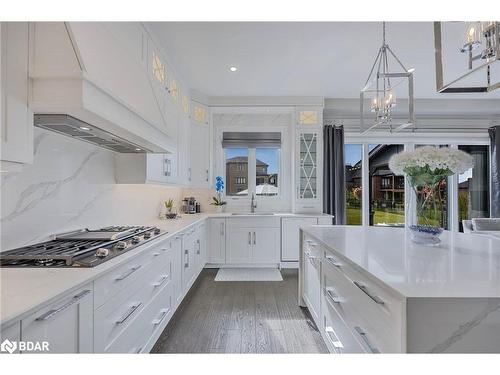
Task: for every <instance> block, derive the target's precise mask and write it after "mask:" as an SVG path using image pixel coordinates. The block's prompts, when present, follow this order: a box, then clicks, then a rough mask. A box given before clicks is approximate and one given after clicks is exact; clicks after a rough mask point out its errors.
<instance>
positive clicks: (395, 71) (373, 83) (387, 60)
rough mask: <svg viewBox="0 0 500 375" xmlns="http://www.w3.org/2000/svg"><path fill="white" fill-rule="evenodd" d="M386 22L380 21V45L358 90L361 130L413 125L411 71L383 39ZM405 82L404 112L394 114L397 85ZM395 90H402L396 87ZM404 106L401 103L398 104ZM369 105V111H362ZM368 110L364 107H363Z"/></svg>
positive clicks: (388, 128)
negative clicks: (396, 115) (405, 100)
mask: <svg viewBox="0 0 500 375" xmlns="http://www.w3.org/2000/svg"><path fill="white" fill-rule="evenodd" d="M385 35H386V28H385V22H383V23H382V46H381V47H380V48H379V51H378V54H377V57H376V58H375V61H374V63H373V65H372V68H371V70H370V74H369V75H368V78H367V80H366V83H365V86H364V87H363V89H362V90H361V94H360V107H361V108H360V110H361V113H360V118H361V132H362V133H366V132H368V131H370V130H376V129H386V130H389V131H390V132H393V131H399V130H401V129H404V128H407V127H409V126H415V114H414V108H413V71H414V69H407V68H406V67H405V66H404V65H403V63H402V62H401V60H399V59H398V58H397V57H396V55H395V54H394V52H392V50H391V48H390V47H389V45H388V44H387V43H386V38H385ZM399 86H401V87H403V86H406V89H407V90H408V91H407V92H408V105H407V112H406V113H404V114H403V116H402V117H403V118H402V117H401V114H400V113H398V119H395V118H394V113H393V110H394V108H396V106H397V104H398V103H397V101H396V88H397V87H399ZM398 91H401V89H399V90H398ZM399 106H400V107H403V105H402V104H399ZM367 107H369V108H370V112H369V114H368V113H365V111H366V110H365V108H367ZM366 112H367V111H366Z"/></svg>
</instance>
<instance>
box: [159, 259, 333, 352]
mask: <svg viewBox="0 0 500 375" xmlns="http://www.w3.org/2000/svg"><path fill="white" fill-rule="evenodd" d="M281 272H282V274H283V281H281V282H279V281H278V282H276V281H275V282H220V281H219V282H215V281H214V278H215V275H216V274H217V270H215V269H206V270H203V272H202V273H201V274H200V276H199V278H198V280H197V281H196V284H195V285H194V286H193V287H192V288H191V291H190V292H189V294H188V295H187V296H186V298H185V299H184V301H183V302H182V304H181V305H180V306H179V308H178V310H177V311H176V313H175V314H174V316H173V317H172V320H171V321H170V322H169V324H168V326H167V327H166V328H165V330H164V331H163V333H162V334H161V336H160V338H159V339H158V341H157V342H156V344H155V346H154V347H153V349H152V351H151V353H327V349H326V346H325V344H324V342H323V341H322V339H321V336H320V333H319V332H318V330H317V328H316V326H315V325H314V323H313V322H312V320H311V319H310V317H309V312H308V311H307V309H302V308H300V307H299V306H298V305H297V283H298V272H297V270H282V271H281Z"/></svg>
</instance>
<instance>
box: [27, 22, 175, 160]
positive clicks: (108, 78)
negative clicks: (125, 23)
mask: <svg viewBox="0 0 500 375" xmlns="http://www.w3.org/2000/svg"><path fill="white" fill-rule="evenodd" d="M33 27H34V37H33V40H34V46H33V48H32V49H33V64H32V68H31V70H30V79H31V86H32V90H31V96H30V107H31V109H32V110H33V113H34V114H35V118H34V123H35V126H37V127H39V128H43V129H46V130H50V131H55V132H57V133H60V134H64V135H66V136H69V137H72V138H73V139H78V140H81V141H85V142H89V143H92V144H95V145H98V146H100V147H103V148H105V149H108V150H111V151H114V152H118V153H129V154H130V153H162V154H165V153H171V152H175V149H176V140H177V136H176V133H175V132H174V131H172V128H173V129H176V128H175V127H174V124H175V119H174V118H172V116H169V117H168V118H167V116H166V114H165V110H164V108H163V107H162V106H161V104H162V102H161V101H160V100H159V99H158V98H156V97H155V91H154V90H153V87H152V86H151V82H150V81H149V80H150V79H151V77H150V74H148V73H149V72H148V71H147V70H146V69H145V67H144V66H143V65H141V64H140V63H139V62H137V61H133V55H132V56H131V57H130V55H129V51H128V49H127V48H125V47H123V48H121V44H119V43H116V42H115V41H114V39H113V37H114V34H112V33H111V32H110V31H109V30H108V29H107V28H108V27H109V28H112V27H118V26H114V24H110V25H108V24H107V23H104V24H101V23H85V22H83V23H78V22H77V23H63V22H47V23H45V22H41V23H38V22H35V23H34V26H33ZM120 27H121V26H120ZM121 34H123V33H120V35H121ZM99 35H101V37H100V38H99V37H98V36H99ZM125 35H126V34H125ZM125 46H126V47H128V46H127V45H126V44H125ZM167 120H168V121H167Z"/></svg>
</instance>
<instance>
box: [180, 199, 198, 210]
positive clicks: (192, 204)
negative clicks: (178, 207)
mask: <svg viewBox="0 0 500 375" xmlns="http://www.w3.org/2000/svg"><path fill="white" fill-rule="evenodd" d="M182 211H183V212H184V213H185V214H195V213H196V198H195V197H186V198H184V199H183V200H182Z"/></svg>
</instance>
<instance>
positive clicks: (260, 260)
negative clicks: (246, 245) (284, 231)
mask: <svg viewBox="0 0 500 375" xmlns="http://www.w3.org/2000/svg"><path fill="white" fill-rule="evenodd" d="M252 234H253V236H252V237H253V238H252V252H251V258H250V262H251V263H255V264H270V263H278V262H279V248H280V238H279V237H280V231H279V229H278V228H255V229H254V230H253V233H252Z"/></svg>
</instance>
